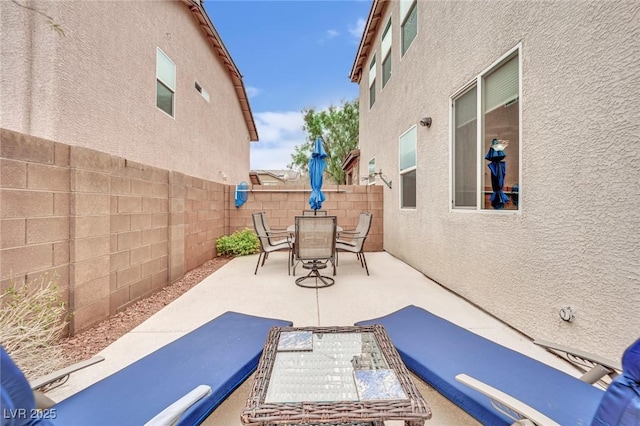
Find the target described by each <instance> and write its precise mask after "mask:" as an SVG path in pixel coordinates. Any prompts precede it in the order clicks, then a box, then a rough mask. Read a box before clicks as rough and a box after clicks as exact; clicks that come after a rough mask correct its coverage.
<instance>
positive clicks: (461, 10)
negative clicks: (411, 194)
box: [359, 1, 640, 359]
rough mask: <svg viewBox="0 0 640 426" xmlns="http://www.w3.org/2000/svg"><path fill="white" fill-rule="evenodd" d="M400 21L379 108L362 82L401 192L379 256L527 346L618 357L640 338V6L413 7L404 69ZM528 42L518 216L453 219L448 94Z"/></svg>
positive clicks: (364, 126) (382, 155) (388, 201)
mask: <svg viewBox="0 0 640 426" xmlns="http://www.w3.org/2000/svg"><path fill="white" fill-rule="evenodd" d="M398 9H399V5H398V2H390V3H389V5H388V6H387V7H386V8H385V9H384V12H383V16H382V17H381V18H380V19H379V20H378V27H377V30H376V31H377V34H376V35H375V38H374V40H375V44H374V45H373V46H372V48H371V50H370V51H369V53H368V56H367V58H365V60H364V62H363V63H364V64H369V62H370V60H371V57H372V55H373V54H377V57H380V37H381V34H382V30H383V29H384V28H383V27H384V24H386V22H387V20H388V17H389V16H391V17H392V26H393V31H394V33H393V47H392V55H393V57H392V63H393V68H392V75H391V79H390V80H389V82H388V83H387V85H386V86H385V87H384V89H382V90H381V89H380V88H381V85H380V84H379V83H378V82H377V84H378V87H377V93H376V103H375V105H374V106H373V107H372V108H371V109H369V106H368V105H369V102H368V99H369V82H368V80H367V79H368V77H367V73H366V72H364V73H363V75H362V79H361V81H359V83H360V105H361V108H360V150H361V155H362V158H372V157H374V156H375V158H376V168H377V169H382V170H383V171H384V174H385V175H386V177H387V178H389V179H392V180H393V181H394V182H393V189H388V188H386V187H385V190H384V193H385V194H384V249H385V250H386V251H388V252H390V253H391V254H393V255H394V256H397V257H398V258H400V259H402V260H404V261H406V262H407V263H408V264H410V265H412V266H413V267H415V268H416V269H418V270H419V271H421V272H422V273H424V274H425V275H427V276H429V277H430V278H432V279H434V280H436V281H437V282H439V283H441V284H442V285H444V286H445V287H446V288H448V289H450V290H452V291H454V292H456V293H458V294H460V295H461V296H463V297H465V298H467V299H469V300H470V301H471V302H473V303H475V304H477V305H478V306H480V307H481V308H483V309H485V310H487V311H488V312H490V313H491V314H493V315H495V316H496V317H498V318H500V319H502V320H504V321H505V322H506V323H507V324H509V325H510V326H513V327H515V328H516V329H518V330H520V331H521V332H523V333H524V334H526V335H528V336H530V337H532V338H543V339H546V340H554V341H558V342H561V343H563V344H567V345H570V346H574V347H580V348H583V349H585V350H588V351H591V352H595V353H598V354H601V355H603V356H609V357H611V358H614V359H616V358H619V356H620V355H621V353H622V351H623V350H624V348H625V347H627V346H628V345H629V343H631V342H632V341H634V340H635V339H636V338H637V337H638V330H640V317H639V316H638V315H637V313H636V312H637V307H638V304H639V303H640V260H639V257H638V253H637V252H638V248H639V247H640V213H639V212H640V184H639V183H638V182H640V167H639V166H638V163H637V162H638V160H639V159H640V140H639V139H640V138H639V136H638V135H639V134H640V122H639V120H638V117H639V116H638V110H640V37H639V35H640V22H639V21H638V20H637V19H635V18H634V17H637V16H638V14H639V13H640V4H639V3H637V2H606V3H602V2H579V3H576V2H560V1H558V2H544V3H540V2H521V1H517V2H515V1H500V2H429V3H428V6H427V4H426V3H423V2H418V33H417V36H416V38H415V40H414V41H413V44H412V45H411V46H410V48H409V50H408V51H407V53H406V54H405V56H404V57H402V58H401V56H400V22H399V20H398V15H399V13H398ZM519 44H521V46H522V48H521V50H520V54H521V60H522V76H521V78H522V86H521V108H522V110H521V116H522V121H521V150H520V156H521V176H522V180H521V181H520V188H521V194H520V211H519V212H518V213H504V212H501V213H497V214H496V212H485V211H482V212H481V211H478V212H468V211H460V210H452V209H451V195H450V187H451V177H450V174H451V171H450V158H451V155H452V154H451V140H450V132H451V130H450V126H451V120H450V117H449V115H450V97H451V96H452V95H453V94H454V93H456V92H457V91H459V90H460V89H462V88H463V87H464V86H465V85H466V84H467V83H469V82H470V81H471V80H472V79H474V78H475V76H477V75H478V74H479V73H481V72H482V71H483V70H485V69H486V68H487V67H488V66H490V65H491V64H492V63H493V62H494V61H496V60H497V59H498V58H500V57H501V56H502V55H504V54H505V53H507V52H508V51H509V50H510V49H512V48H514V47H515V46H517V45H519ZM378 66H379V65H378ZM380 72H381V69H378V75H380ZM425 116H430V117H432V119H433V124H432V126H431V127H430V128H427V127H421V126H418V135H417V209H415V210H402V209H400V208H399V203H400V202H399V194H400V193H399V189H400V176H399V172H398V170H399V168H398V167H399V164H398V138H399V136H400V135H401V134H402V133H403V132H404V131H406V130H407V129H409V128H410V127H411V126H413V125H415V124H416V123H418V121H419V120H420V119H421V118H422V117H425ZM507 160H508V158H507ZM366 167H367V164H366V163H362V164H361V165H360V168H361V169H360V172H361V174H363V175H366V174H367V169H366ZM483 167H484V165H483ZM396 182H398V184H396ZM565 306H570V307H571V308H572V309H573V311H574V312H575V315H576V318H575V320H574V321H573V322H571V323H568V322H564V321H562V320H561V319H560V317H559V310H560V309H561V308H562V307H565Z"/></svg>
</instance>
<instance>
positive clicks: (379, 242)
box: [227, 185, 383, 251]
mask: <svg viewBox="0 0 640 426" xmlns="http://www.w3.org/2000/svg"><path fill="white" fill-rule="evenodd" d="M322 189H323V193H324V194H325V196H326V200H325V202H324V203H323V205H322V210H326V211H327V212H328V214H329V215H334V216H337V221H338V225H340V226H341V227H342V228H344V229H354V228H355V227H356V225H357V224H358V217H359V215H360V212H365V211H366V212H369V213H371V214H372V215H373V219H372V222H371V230H370V231H369V236H368V238H367V240H366V242H365V246H364V249H365V251H381V250H382V247H383V237H382V236H383V225H382V224H383V220H382V218H383V209H382V205H383V203H382V197H383V191H382V190H383V187H382V186H365V185H346V186H345V185H324V186H323V187H322ZM310 195H311V188H310V187H309V186H308V185H287V186H278V187H271V186H266V187H265V186H255V187H253V188H252V189H251V191H250V192H249V196H248V198H247V202H246V203H245V204H243V205H242V206H241V207H240V208H237V209H236V208H235V207H231V210H230V211H229V231H230V232H233V231H236V230H238V229H243V228H251V229H253V222H252V219H251V214H252V213H255V212H260V211H264V212H266V213H267V217H268V219H269V225H270V226H271V227H273V228H286V227H287V226H289V225H292V224H293V223H294V222H295V217H296V216H298V215H301V214H302V211H303V210H309V196H310ZM227 205H229V204H227Z"/></svg>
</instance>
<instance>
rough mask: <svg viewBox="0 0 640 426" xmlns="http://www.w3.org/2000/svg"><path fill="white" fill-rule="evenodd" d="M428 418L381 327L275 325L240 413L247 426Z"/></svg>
mask: <svg viewBox="0 0 640 426" xmlns="http://www.w3.org/2000/svg"><path fill="white" fill-rule="evenodd" d="M430 418H431V409H430V408H429V406H428V405H427V403H426V402H425V400H424V399H423V397H422V395H421V394H420V391H418V389H417V388H416V386H415V384H414V383H413V381H412V379H411V376H410V375H409V371H408V370H407V367H406V366H405V365H404V363H403V362H402V360H401V359H400V355H399V354H398V352H397V351H396V349H395V347H394V346H393V343H392V342H391V340H390V339H389V337H388V335H387V333H386V331H385V329H384V327H383V326H381V325H371V326H340V327H337V326H336V327H272V328H271V330H270V331H269V335H268V337H267V341H266V343H265V347H264V349H263V352H262V356H261V358H260V362H259V364H258V369H257V371H256V373H255V376H254V382H253V386H252V389H251V391H250V393H249V397H248V399H247V403H246V405H245V408H244V410H243V411H242V413H241V421H242V424H243V425H246V426H269V425H283V424H287V425H335V424H341V425H343V424H344V425H382V424H383V423H382V422H384V421H386V420H403V421H404V424H405V425H406V426H423V425H424V423H425V421H426V420H428V419H430Z"/></svg>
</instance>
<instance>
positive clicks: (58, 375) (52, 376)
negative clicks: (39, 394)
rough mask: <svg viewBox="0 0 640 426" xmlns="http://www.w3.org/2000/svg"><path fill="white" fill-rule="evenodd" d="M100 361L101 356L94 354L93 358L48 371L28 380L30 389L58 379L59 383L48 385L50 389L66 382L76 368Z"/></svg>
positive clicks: (46, 384) (101, 359)
mask: <svg viewBox="0 0 640 426" xmlns="http://www.w3.org/2000/svg"><path fill="white" fill-rule="evenodd" d="M102 361H104V357H103V356H99V355H98V356H94V357H93V358H89V359H86V360H84V361H80V362H77V363H75V364H71V365H70V366H68V367H65V368H61V369H60V370H57V371H54V372H53V373H49V374H46V375H44V376H42V377H39V378H37V379H35V380H32V381H30V382H29V385H30V386H31V389H32V390H39V389H42V388H44V387H45V386H48V385H51V384H52V383H55V382H58V381H59V382H60V383H58V384H56V385H55V386H50V387H49V390H51V389H53V388H56V387H58V386H60V385H62V384H63V383H64V382H66V381H67V379H68V378H69V375H70V374H71V373H74V372H76V371H78V370H82V369H83V368H87V367H89V366H91V365H93V364H97V363H99V362H102Z"/></svg>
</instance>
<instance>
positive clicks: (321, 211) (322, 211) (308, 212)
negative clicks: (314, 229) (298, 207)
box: [302, 210, 328, 216]
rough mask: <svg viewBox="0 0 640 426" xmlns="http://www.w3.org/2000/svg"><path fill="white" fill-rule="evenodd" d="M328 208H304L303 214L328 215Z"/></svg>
mask: <svg viewBox="0 0 640 426" xmlns="http://www.w3.org/2000/svg"><path fill="white" fill-rule="evenodd" d="M327 214H328V212H327V211H326V210H302V216H326V215H327Z"/></svg>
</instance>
